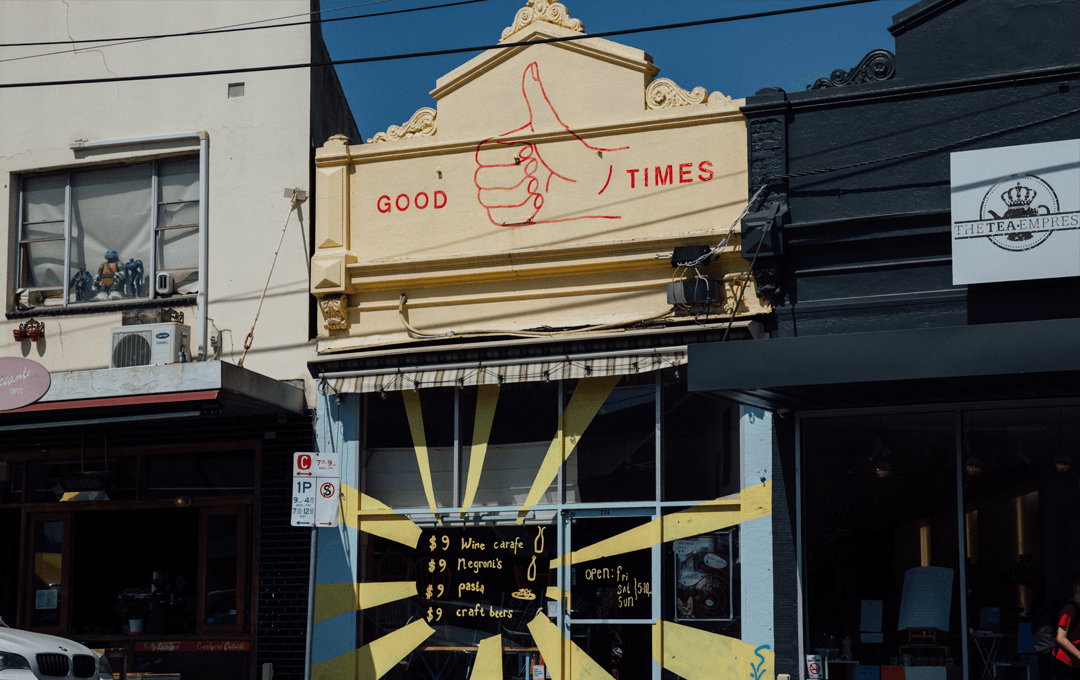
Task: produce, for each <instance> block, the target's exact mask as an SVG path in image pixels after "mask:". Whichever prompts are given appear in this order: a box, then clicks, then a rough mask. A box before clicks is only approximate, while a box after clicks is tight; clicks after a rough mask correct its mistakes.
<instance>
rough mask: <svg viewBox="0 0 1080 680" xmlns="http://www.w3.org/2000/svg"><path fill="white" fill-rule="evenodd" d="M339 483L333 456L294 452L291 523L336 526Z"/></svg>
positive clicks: (309, 525)
mask: <svg viewBox="0 0 1080 680" xmlns="http://www.w3.org/2000/svg"><path fill="white" fill-rule="evenodd" d="M340 483H341V482H340V478H339V473H338V456H337V455H336V454H334V453H308V452H298V453H294V454H293V488H292V521H291V524H292V525H293V526H294V527H313V526H320V527H336V526H337V525H338V496H339V494H340Z"/></svg>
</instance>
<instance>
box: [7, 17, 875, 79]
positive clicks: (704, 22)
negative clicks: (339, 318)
mask: <svg viewBox="0 0 1080 680" xmlns="http://www.w3.org/2000/svg"><path fill="white" fill-rule="evenodd" d="M880 1H881V0H841V1H840V2H830V3H826V4H822V5H810V6H807V7H792V8H789V9H780V10H773V11H769V12H754V13H751V14H739V15H736V16H730V17H717V18H715V19H699V20H697V21H684V22H681V23H677V24H661V25H657V26H643V27H640V28H625V29H621V30H616V31H603V32H601V33H583V34H581V35H572V36H565V37H559V38H541V39H539V40H530V41H529V42H528V43H524V44H527V45H543V44H547V43H561V42H574V41H578V40H590V39H592V38H610V37H614V36H620V35H632V34H635V33H649V32H652V31H669V30H674V29H680V28H693V27H697V26H709V25H713V24H721V23H727V22H731V21H743V20H747V19H760V18H764V17H771V16H779V15H783V14H795V13H799V12H810V11H814V10H819V9H830V8H833V7H844V6H847V5H862V4H866V3H870V2H880ZM522 44H523V43H496V44H494V45H477V46H474V47H454V48H450V49H445V50H431V51H427V52H410V53H406V54H388V55H382V56H377V57H359V58H356V59H338V60H332V61H326V62H322V63H318V64H313V63H304V64H279V65H277V66H252V67H248V68H233V69H217V70H213V71H188V72H184V73H156V74H150V75H141V76H114V77H111V78H80V79H73V80H44V81H37V82H29V83H0V89H10V88H16V87H49V86H55V85H92V84H95V83H122V82H131V81H140V80H162V79H167V78H191V77H201V76H216V75H231V74H235V73H261V72H266V71H287V70H292V69H298V68H315V67H326V66H345V65H349V64H367V63H373V62H380V61H396V60H400V59H416V58H420V57H436V56H443V55H448V54H462V53H465V52H484V51H486V50H503V49H518V48H520V47H521V46H522Z"/></svg>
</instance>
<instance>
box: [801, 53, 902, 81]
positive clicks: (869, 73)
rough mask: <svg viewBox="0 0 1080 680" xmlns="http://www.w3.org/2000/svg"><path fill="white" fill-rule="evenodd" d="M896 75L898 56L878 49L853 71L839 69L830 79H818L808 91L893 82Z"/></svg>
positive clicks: (868, 54) (867, 55) (863, 59)
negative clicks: (882, 81) (881, 81)
mask: <svg viewBox="0 0 1080 680" xmlns="http://www.w3.org/2000/svg"><path fill="white" fill-rule="evenodd" d="M895 75H896V55H894V54H893V53H892V52H890V51H889V50H885V49H876V50H870V51H869V52H867V54H866V56H865V57H863V58H862V61H860V62H859V63H858V64H856V65H855V67H854V68H852V69H851V71H845V70H844V69H842V68H838V69H836V70H835V71H833V72H832V73H831V74H830V75H829V77H828V78H818V79H817V80H816V81H814V84H813V85H807V86H806V89H807V90H824V89H828V88H830V87H843V86H845V85H861V84H862V83H875V82H878V81H880V80H891V79H892V77H893V76H895Z"/></svg>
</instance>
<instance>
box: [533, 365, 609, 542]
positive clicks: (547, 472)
mask: <svg viewBox="0 0 1080 680" xmlns="http://www.w3.org/2000/svg"><path fill="white" fill-rule="evenodd" d="M621 378H622V376H618V375H609V376H604V377H602V378H582V379H581V380H579V381H578V383H577V386H576V387H575V388H574V396H572V397H570V403H569V404H567V405H566V410H564V411H563V413H562V416H561V417H560V418H559V422H560V423H562V427H561V428H560V429H559V431H558V432H557V433H555V439H554V440H552V442H551V445H550V446H548V450H547V454H546V455H545V456H544V462H543V463H541V464H540V469H539V470H538V471H537V472H536V478H535V479H534V480H533V485H532V488H531V489H530V490H529V495H528V496H526V498H525V502H524V503H522V504H521V507H520V508H519V509H518V518H517V523H518V524H522V523H523V522H524V521H525V516H526V515H527V514H528V512H529V510H531V509H532V507H533V506H534V505H536V504H537V503H538V502H539V501H540V498H541V497H542V496H543V495H544V492H545V491H547V489H548V487H549V486H551V482H552V481H553V480H554V479H555V477H557V476H558V474H559V466H561V465H562V464H563V462H564V461H565V460H566V458H567V457H568V456H569V455H570V453H571V452H572V451H573V450H574V447H575V446H577V443H578V440H579V439H581V436H582V435H583V434H585V428H587V427H588V426H589V423H591V422H592V421H593V418H595V417H596V414H597V413H599V412H600V407H601V406H603V405H604V402H605V401H607V398H608V395H610V394H611V391H612V390H613V389H615V385H617V384H618V383H619V380H620V379H621Z"/></svg>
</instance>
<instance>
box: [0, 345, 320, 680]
mask: <svg viewBox="0 0 1080 680" xmlns="http://www.w3.org/2000/svg"><path fill="white" fill-rule="evenodd" d="M140 380H145V381H146V383H147V384H146V385H144V386H143V388H142V389H141V390H140V393H139V394H132V393H131V392H132V389H131V386H132V385H133V384H134V383H135V381H140ZM155 382H156V384H158V385H184V386H185V387H188V388H201V389H194V390H190V391H184V392H175V391H172V389H169V388H164V387H161V388H158V389H155V388H154V387H152V385H153V384H155ZM0 433H2V436H3V445H2V447H0V550H2V555H3V569H2V570H0V616H2V617H3V618H4V620H5V621H6V622H7V623H8V624H9V625H11V626H12V627H17V628H22V629H26V630H31V631H36V632H41V633H48V634H52V635H58V636H60V637H63V638H67V639H72V640H76V641H78V642H80V643H82V644H85V645H86V646H88V647H90V648H93V649H98V650H104V651H106V652H107V654H108V656H109V658H110V659H111V663H112V666H113V669H114V671H115V672H117V673H119V672H120V671H121V669H126V671H127V672H128V674H129V675H128V677H159V678H220V677H240V678H243V677H253V676H255V675H256V673H257V671H256V668H257V667H258V668H260V669H261V666H262V664H264V663H268V664H271V665H273V666H276V667H277V669H278V672H279V673H282V674H286V675H287V674H288V673H289V672H290V671H291V670H295V672H296V673H297V674H299V673H300V672H301V671H302V663H301V661H302V657H303V637H302V636H303V630H304V626H303V614H304V611H305V603H306V588H307V580H308V579H307V562H308V560H307V557H308V544H307V540H306V539H307V537H306V536H296V535H295V533H294V532H289V531H288V529H289V527H288V526H287V524H288V519H287V517H288V503H289V498H288V495H287V494H288V485H289V477H288V474H289V460H290V454H291V452H292V451H293V450H296V449H298V448H307V447H309V446H310V442H311V438H312V437H311V421H310V417H308V416H306V415H304V413H303V390H302V389H300V388H299V387H295V386H291V385H288V384H284V383H280V382H278V381H275V380H272V379H270V378H267V377H265V376H260V375H258V374H255V373H252V372H251V371H245V370H244V369H241V368H237V367H235V366H231V365H229V364H223V363H221V362H202V363H197V364H190V363H189V364H174V365H168V366H159V367H139V368H130V369H106V370H102V371H77V372H72V373H57V374H53V375H52V386H51V387H50V390H49V393H48V394H47V395H46V398H45V399H44V400H42V401H40V402H38V403H37V404H34V405H32V406H27V407H24V408H21V409H18V410H14V411H7V412H4V413H3V414H0ZM290 533H291V535H290ZM296 619H299V620H296ZM290 648H291V649H290Z"/></svg>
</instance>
